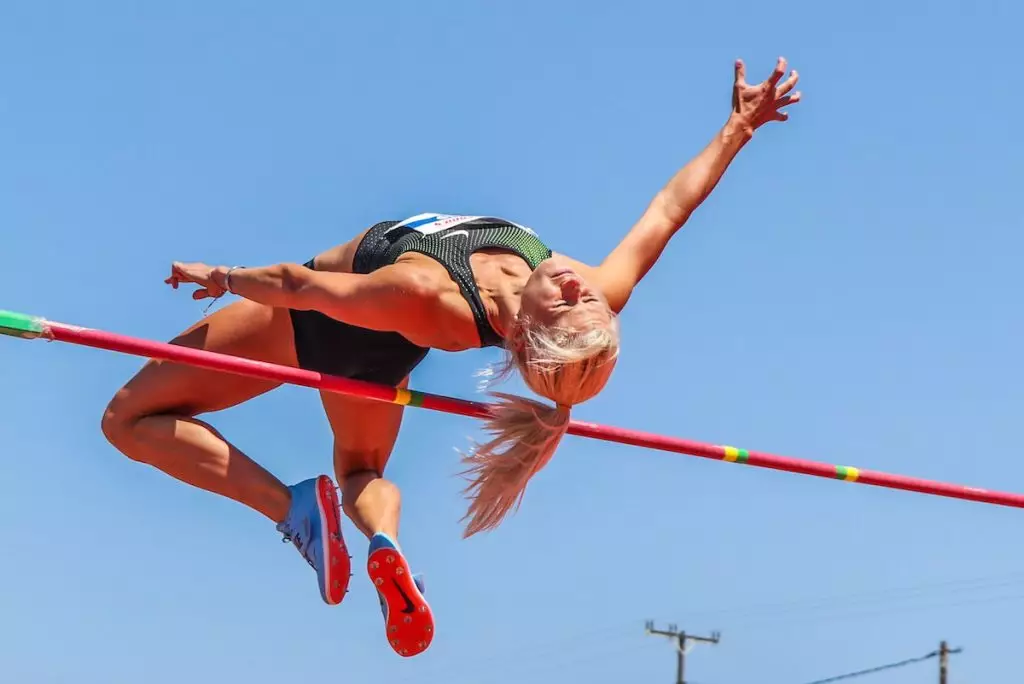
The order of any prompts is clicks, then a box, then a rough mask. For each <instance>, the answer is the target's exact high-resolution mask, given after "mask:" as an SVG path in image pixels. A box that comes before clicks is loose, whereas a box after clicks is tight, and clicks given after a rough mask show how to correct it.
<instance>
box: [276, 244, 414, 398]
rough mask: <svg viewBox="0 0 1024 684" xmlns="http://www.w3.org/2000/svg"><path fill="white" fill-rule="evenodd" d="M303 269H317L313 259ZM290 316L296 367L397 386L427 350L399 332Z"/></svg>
mask: <svg viewBox="0 0 1024 684" xmlns="http://www.w3.org/2000/svg"><path fill="white" fill-rule="evenodd" d="M364 242H365V241H364ZM366 248H370V245H369V244H365V245H364V244H361V245H360V246H359V249H357V250H356V252H357V255H358V253H359V251H360V250H365V249H366ZM357 258H358V256H357ZM304 266H305V267H306V268H310V269H313V270H316V268H315V265H314V263H313V260H310V261H308V262H306V263H305V264H304ZM290 313H291V318H292V329H293V330H294V334H295V353H296V355H297V356H298V359H299V367H300V368H304V369H306V370H312V371H317V372H319V373H326V374H328V375H339V376H341V377H343V378H351V379H353V380H366V381H369V382H379V383H382V384H385V385H397V384H398V383H399V382H401V381H402V379H403V378H405V377H406V376H407V375H409V373H411V372H412V370H413V369H414V368H415V367H416V366H418V365H419V363H420V361H422V360H423V359H424V358H425V357H426V355H427V352H428V351H430V350H429V349H427V348H424V347H420V346H419V345H416V344H413V343H412V342H410V341H409V340H407V339H405V338H404V337H402V336H401V335H399V334H398V333H395V332H380V331H377V330H367V329H366V328H359V327H357V326H354V325H349V324H348V323H342V322H341V321H338V320H335V319H333V318H331V317H330V316H327V315H325V314H322V313H320V312H319V311H298V310H296V309H291V310H290Z"/></svg>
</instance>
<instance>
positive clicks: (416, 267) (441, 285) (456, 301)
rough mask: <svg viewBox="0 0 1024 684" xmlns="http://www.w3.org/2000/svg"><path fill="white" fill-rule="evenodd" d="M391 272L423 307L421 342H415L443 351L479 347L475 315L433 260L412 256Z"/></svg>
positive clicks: (419, 329) (419, 323) (418, 324)
mask: <svg viewBox="0 0 1024 684" xmlns="http://www.w3.org/2000/svg"><path fill="white" fill-rule="evenodd" d="M388 268H391V269H393V272H394V274H395V275H394V276H393V277H396V278H399V279H400V280H401V287H403V288H404V289H405V290H406V291H407V292H408V294H409V296H410V298H413V299H415V300H416V301H417V302H418V304H419V306H418V310H419V311H420V316H419V317H418V321H417V322H416V325H415V327H416V328H417V329H416V331H415V335H416V336H417V338H418V339H415V340H412V341H413V342H416V343H417V344H420V345H422V346H429V347H433V348H434V349H441V350H443V351H462V350H465V349H471V348H474V347H476V346H479V345H478V342H479V333H478V332H477V330H476V322H475V320H474V319H473V311H472V310H471V309H470V308H469V304H468V303H467V302H466V299H465V297H463V296H462V292H461V290H460V289H459V285H458V283H456V282H455V281H454V280H452V278H451V276H450V275H449V274H448V270H447V269H446V268H445V267H444V266H442V265H441V264H439V263H438V262H437V261H435V260H433V259H431V258H430V257H427V256H424V255H421V254H418V253H415V252H409V253H406V254H403V255H402V256H401V257H399V259H398V260H397V261H396V262H395V263H394V264H393V265H392V266H390V267H388ZM410 339H412V338H411V337H410Z"/></svg>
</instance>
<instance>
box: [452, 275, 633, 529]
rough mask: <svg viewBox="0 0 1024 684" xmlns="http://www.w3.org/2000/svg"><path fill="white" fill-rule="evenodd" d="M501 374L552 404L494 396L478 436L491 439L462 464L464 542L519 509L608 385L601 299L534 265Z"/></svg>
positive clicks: (610, 323) (609, 362)
mask: <svg viewBox="0 0 1024 684" xmlns="http://www.w3.org/2000/svg"><path fill="white" fill-rule="evenodd" d="M506 349H507V351H508V359H507V362H506V365H505V368H504V369H503V372H502V373H501V374H504V373H506V372H508V371H509V370H511V369H512V368H515V369H518V370H519V372H520V374H521V376H522V378H523V381H524V382H525V383H526V385H527V386H528V387H529V388H530V389H531V390H533V391H534V392H536V393H537V394H539V395H541V396H543V397H546V398H548V399H550V400H551V401H553V402H554V403H555V406H551V405H548V404H544V403H541V402H538V401H533V400H531V399H525V398H523V397H517V396H512V395H508V394H502V393H495V397H496V398H497V402H496V403H495V404H494V411H493V412H492V415H491V417H490V418H488V419H487V422H486V426H485V430H486V431H487V432H489V433H490V434H491V435H492V436H493V438H492V439H491V440H490V441H489V442H487V443H485V444H478V445H475V447H474V449H473V450H472V451H471V452H470V453H469V454H468V455H467V456H466V458H465V461H466V462H467V463H468V465H469V468H468V470H467V471H466V472H467V474H468V475H469V476H470V484H469V487H468V488H467V493H469V494H470V498H471V503H470V507H469V511H468V512H467V518H469V523H468V524H467V526H466V531H465V536H467V537H468V536H470V535H472V534H475V533H477V532H480V531H483V530H487V529H492V528H494V527H497V526H498V525H499V524H500V523H501V521H502V520H503V519H504V518H505V515H506V514H507V513H508V512H509V511H510V510H511V509H512V508H513V507H517V506H518V505H519V503H520V502H521V501H522V497H523V493H524V492H525V490H526V485H527V483H528V482H529V480H530V478H531V477H533V476H534V475H535V474H536V473H537V472H538V471H539V470H540V469H541V468H543V467H544V466H545V465H546V464H547V462H548V461H549V460H551V457H552V456H553V455H554V453H555V450H556V449H557V448H558V444H559V442H560V441H561V439H562V436H563V435H565V431H566V429H567V428H568V427H569V410H570V407H572V406H575V405H576V404H581V403H583V402H584V401H586V400H588V399H590V398H592V397H594V396H595V395H596V394H597V393H599V392H600V391H601V390H602V389H603V388H604V386H605V384H606V383H607V382H608V378H609V377H610V376H611V373H612V369H613V368H614V367H615V360H616V358H617V357H618V353H619V327H618V318H617V317H616V316H615V314H614V312H612V310H611V308H609V306H608V302H607V301H606V300H605V298H604V296H603V295H602V294H601V293H600V292H599V291H597V290H596V289H594V288H592V287H591V286H590V285H589V284H588V283H587V282H586V281H585V280H584V279H583V278H582V276H580V275H579V274H578V273H576V272H575V271H573V270H572V268H571V267H570V266H569V265H568V264H567V263H566V262H564V261H562V260H560V259H558V258H557V257H556V258H552V259H548V260H546V261H544V262H542V263H541V264H540V265H539V266H538V267H537V269H535V270H534V272H533V274H532V275H531V277H530V279H529V280H528V281H527V282H526V285H525V286H524V288H523V291H522V303H521V308H520V311H519V315H518V317H517V318H516V323H515V326H514V328H513V330H512V331H511V334H510V335H509V336H508V338H507V339H506Z"/></svg>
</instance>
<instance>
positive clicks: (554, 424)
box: [462, 392, 569, 537]
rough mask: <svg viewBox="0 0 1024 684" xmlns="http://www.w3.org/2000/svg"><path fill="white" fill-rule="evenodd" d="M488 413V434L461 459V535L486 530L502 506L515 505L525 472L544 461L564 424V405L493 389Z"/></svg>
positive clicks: (498, 519)
mask: <svg viewBox="0 0 1024 684" xmlns="http://www.w3.org/2000/svg"><path fill="white" fill-rule="evenodd" d="M494 396H495V397H496V398H497V401H496V402H495V403H494V404H493V409H492V412H491V416H490V417H489V418H487V419H486V420H485V423H484V431H485V432H488V433H490V434H491V435H494V438H493V439H491V440H490V441H489V442H487V443H485V444H476V445H474V448H473V449H472V450H471V451H470V453H469V454H467V455H465V456H464V457H463V462H464V463H466V464H467V465H468V466H469V467H468V468H467V469H466V470H465V471H463V473H462V474H463V475H464V476H466V477H467V479H469V480H470V484H469V485H468V486H467V487H466V489H465V493H466V494H467V495H468V497H469V498H470V499H471V503H470V505H469V510H468V511H467V512H466V515H465V517H464V518H463V520H466V519H467V518H468V519H469V522H468V523H467V525H466V529H465V531H464V532H463V535H462V536H463V537H470V536H472V535H474V534H476V533H477V532H483V531H485V530H491V529H494V528H495V527H497V526H498V525H500V524H501V521H502V520H504V519H505V516H506V515H508V512H509V511H510V510H512V509H513V508H515V509H518V508H519V504H520V503H521V502H522V500H523V494H524V493H525V492H526V485H527V484H528V483H529V481H530V478H532V477H533V476H534V475H536V474H537V473H538V472H539V471H540V470H541V468H543V467H544V466H545V465H547V463H548V461H550V460H551V457H552V456H554V454H555V450H556V449H557V448H558V444H559V442H561V441H562V437H563V436H564V435H565V432H566V430H567V429H568V428H569V407H568V406H557V407H556V406H551V405H549V404H542V403H541V402H539V401H534V400H532V399H526V398H524V397H517V396H514V395H511V394H503V393H500V392H495V393H494Z"/></svg>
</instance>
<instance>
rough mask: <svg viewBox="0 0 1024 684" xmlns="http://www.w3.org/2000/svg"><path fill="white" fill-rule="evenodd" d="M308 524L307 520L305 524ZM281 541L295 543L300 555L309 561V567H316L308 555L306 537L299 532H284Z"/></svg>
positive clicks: (308, 549) (307, 540)
mask: <svg viewBox="0 0 1024 684" xmlns="http://www.w3.org/2000/svg"><path fill="white" fill-rule="evenodd" d="M308 525H309V521H308V520H307V521H306V526H308ZM281 541H282V542H292V543H293V544H295V548H297V549H298V550H299V553H300V554H302V557H303V558H305V559H306V562H307V563H309V567H311V568H313V569H314V570H315V569H316V564H315V563H314V562H313V558H312V557H311V555H310V546H309V539H307V538H306V536H305V535H304V534H302V533H301V532H292V533H287V532H286V533H285V534H284V538H283V539H282V540H281Z"/></svg>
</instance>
